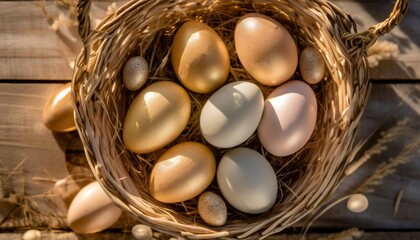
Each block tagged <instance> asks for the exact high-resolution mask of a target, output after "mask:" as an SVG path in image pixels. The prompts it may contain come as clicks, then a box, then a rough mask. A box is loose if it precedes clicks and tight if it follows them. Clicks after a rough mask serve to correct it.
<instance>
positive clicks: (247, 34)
mask: <svg viewBox="0 0 420 240" xmlns="http://www.w3.org/2000/svg"><path fill="white" fill-rule="evenodd" d="M235 47H236V51H237V54H238V57H239V60H240V61H241V63H242V65H243V67H244V68H245V69H246V70H247V71H248V73H249V74H250V75H251V76H252V77H253V78H255V80H257V81H258V82H260V83H262V84H264V85H268V86H276V85H279V84H281V83H283V82H285V81H287V80H288V79H290V78H291V77H292V76H293V74H294V72H295V70H296V67H297V64H298V52H297V47H296V44H295V42H294V40H293V38H292V36H291V35H290V33H289V32H288V31H287V29H286V28H284V27H283V25H281V24H280V23H278V22H277V21H275V20H274V19H272V18H270V17H267V16H265V15H261V14H257V13H250V14H246V15H244V16H243V17H242V18H241V19H239V21H238V23H237V25H236V28H235Z"/></svg>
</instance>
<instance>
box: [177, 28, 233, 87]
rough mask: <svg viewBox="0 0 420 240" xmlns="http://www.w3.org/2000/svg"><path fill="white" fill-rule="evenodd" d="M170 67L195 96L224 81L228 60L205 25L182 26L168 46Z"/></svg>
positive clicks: (223, 45) (212, 31)
mask: <svg viewBox="0 0 420 240" xmlns="http://www.w3.org/2000/svg"><path fill="white" fill-rule="evenodd" d="M171 54H172V65H173V68H174V71H175V73H176V75H177V77H178V79H179V80H180V81H181V83H182V84H183V85H184V86H185V87H186V88H188V89H189V90H191V91H193V92H197V93H209V92H212V91H214V90H215V89H217V88H218V87H220V86H222V85H223V83H224V82H225V81H226V79H227V77H228V74H229V70H230V60H229V53H228V51H227V48H226V45H225V44H224V42H223V40H222V39H221V38H220V36H219V35H218V34H217V33H216V32H215V31H214V30H213V29H211V28H210V27H209V26H207V25H206V24H204V23H201V22H198V21H192V20H191V21H188V22H186V23H184V24H183V25H182V26H181V27H180V28H179V29H178V31H177V32H176V34H175V37H174V40H173V44H172V50H171Z"/></svg>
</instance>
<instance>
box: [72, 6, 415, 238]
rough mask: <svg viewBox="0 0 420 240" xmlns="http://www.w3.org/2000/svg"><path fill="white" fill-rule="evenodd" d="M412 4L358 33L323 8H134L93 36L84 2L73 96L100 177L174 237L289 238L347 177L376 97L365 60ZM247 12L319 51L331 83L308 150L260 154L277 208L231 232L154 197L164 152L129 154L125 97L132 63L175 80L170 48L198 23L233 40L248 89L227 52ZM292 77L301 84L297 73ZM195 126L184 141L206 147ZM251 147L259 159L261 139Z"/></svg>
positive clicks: (325, 85)
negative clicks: (139, 59)
mask: <svg viewBox="0 0 420 240" xmlns="http://www.w3.org/2000/svg"><path fill="white" fill-rule="evenodd" d="M407 2H408V1H407V0H398V1H397V3H396V4H395V7H394V10H393V11H392V13H391V15H390V17H389V18H388V19H386V20H385V21H384V22H382V23H379V24H377V25H375V26H372V27H371V28H370V29H369V30H367V31H365V32H361V33H358V32H357V29H356V25H355V22H354V21H353V20H352V18H351V17H350V16H349V15H348V14H346V13H345V12H343V11H342V10H341V9H339V8H338V7H336V6H335V5H334V4H332V3H329V2H326V1H321V0H311V1H304V0H271V1H270V0H261V1H244V0H232V1H223V0H220V1H219V0H213V1H206V0H195V1H190V0H178V1H176V0H171V1H169V0H167V1H165V0H156V1H147V0H133V1H130V2H128V3H127V4H125V5H124V6H123V7H121V8H120V9H118V10H117V11H116V12H115V13H114V14H113V15H111V16H109V17H108V18H106V19H104V20H103V21H102V23H100V24H99V25H98V27H97V28H96V29H94V30H91V29H90V26H89V15H88V14H89V8H90V1H86V0H81V1H80V2H79V9H78V10H79V13H80V15H79V23H80V26H79V34H80V36H81V38H82V40H83V42H84V48H83V49H82V51H81V53H80V54H79V56H78V58H77V61H76V65H77V67H76V70H75V74H74V78H73V97H74V104H75V116H76V124H77V126H78V131H79V135H80V137H81V139H82V142H83V144H84V147H85V152H86V156H87V159H88V162H89V164H90V166H91V169H92V171H93V173H94V175H95V176H96V178H97V179H98V180H99V182H100V183H101V185H102V186H103V188H104V190H105V191H106V192H107V193H108V194H109V195H110V196H111V198H112V199H113V200H114V201H115V203H116V204H117V205H118V206H120V207H121V208H123V209H125V210H126V211H127V212H129V213H131V214H132V215H133V216H135V217H136V218H137V219H138V220H139V221H140V222H143V223H146V224H148V225H150V226H151V227H152V228H154V229H155V230H158V231H161V232H164V233H168V234H171V235H174V236H182V237H188V238H220V237H227V236H229V237H238V238H247V237H252V238H254V237H261V236H268V235H271V234H274V233H277V232H280V231H282V230H284V229H285V228H287V227H288V226H290V225H292V224H294V223H296V222H298V221H299V220H301V219H302V218H304V217H305V216H307V215H308V214H310V213H312V212H314V211H315V210H317V209H319V208H320V207H321V206H322V205H323V204H324V203H325V202H326V201H327V200H328V199H329V197H330V195H331V194H332V193H333V192H334V190H335V189H336V188H337V187H338V185H339V183H340V182H341V181H342V179H343V178H344V177H345V174H344V171H345V169H346V167H347V166H348V164H349V163H350V161H351V160H352V158H353V155H352V143H353V140H354V136H355V131H356V129H357V126H358V123H359V120H360V118H361V115H362V113H363V109H364V106H365V104H366V102H367V100H368V95H369V84H368V78H369V74H368V66H367V58H366V51H367V49H368V48H369V47H370V46H371V45H372V44H373V43H374V42H375V40H376V39H377V37H379V36H381V35H383V34H385V33H387V32H389V31H390V30H391V29H392V28H393V27H394V26H396V24H398V22H399V21H401V19H402V17H403V16H404V14H405V12H406V10H407ZM249 12H259V13H262V14H265V15H268V16H271V17H273V18H275V19H276V20H278V21H279V22H281V23H282V24H283V25H285V26H286V27H287V29H288V30H289V32H290V33H291V34H292V36H294V38H295V40H296V43H297V46H298V48H299V49H303V48H304V47H306V46H312V47H315V48H317V49H318V50H320V51H321V53H322V55H323V57H324V60H325V63H326V69H327V73H326V76H327V79H326V81H322V82H321V83H320V84H318V85H316V86H314V87H313V88H314V90H315V92H316V96H317V100H318V119H317V125H316V129H315V131H314V134H313V136H312V138H311V140H310V141H309V142H308V143H307V145H306V146H305V147H304V148H303V149H302V150H300V151H299V152H297V153H296V154H294V155H292V156H291V157H288V158H275V157H272V156H268V154H267V153H265V152H264V151H263V150H262V151H260V152H262V153H263V154H264V155H266V157H267V159H268V160H269V161H270V162H271V163H272V164H273V167H274V169H275V171H276V172H277V175H278V179H279V183H280V191H279V197H278V199H277V202H276V204H275V206H274V207H273V208H272V209H271V210H270V211H269V212H267V213H264V214H262V215H259V216H249V215H243V214H241V213H239V212H237V211H234V210H232V209H231V208H230V209H231V211H230V212H229V216H228V222H227V223H226V225H225V226H222V227H209V226H207V225H206V224H204V223H203V222H202V220H201V219H200V218H199V217H198V215H197V213H196V210H194V206H196V205H195V204H196V200H191V201H188V202H186V203H184V204H178V205H167V204H162V203H160V202H158V201H156V200H155V199H153V197H151V195H150V193H149V191H148V176H149V173H150V170H151V167H152V166H153V160H156V157H157V156H159V154H161V153H162V151H163V150H164V149H162V150H159V151H157V152H156V153H152V154H147V155H141V156H140V155H136V154H133V153H130V152H129V151H128V150H127V149H126V148H125V147H124V144H123V142H122V139H121V130H122V125H123V122H122V121H123V119H124V115H125V112H126V110H127V108H128V106H129V103H130V101H131V100H132V99H133V98H134V97H135V95H136V94H135V93H131V92H129V91H128V90H126V89H125V88H124V86H123V84H122V81H121V69H122V67H123V65H124V63H125V62H126V61H127V60H128V58H129V57H130V56H133V55H143V56H145V58H146V59H147V60H148V61H149V64H150V65H151V72H150V74H149V75H150V76H151V77H150V80H149V81H151V82H153V81H159V80H170V81H175V80H176V77H175V75H174V73H173V70H171V64H170V63H169V60H168V59H170V57H169V52H170V47H171V46H170V44H171V41H170V39H171V37H173V35H174V33H175V31H176V29H177V27H179V26H180V24H182V23H183V22H185V21H186V20H190V19H198V20H201V21H203V22H205V23H208V22H210V23H212V24H209V25H210V26H211V27H213V28H214V29H215V30H216V31H217V32H218V33H219V34H220V35H221V36H222V37H223V38H224V40H226V39H227V45H228V49H230V56H231V66H232V67H231V74H230V77H229V79H228V81H235V80H239V79H240V80H243V79H244V78H246V77H248V75H247V74H246V72H245V71H244V70H243V69H242V68H241V66H240V64H239V61H238V60H237V56H236V53H235V51H234V46H232V45H231V46H229V44H232V43H233V41H230V40H229V38H231V37H232V29H233V28H234V26H235V24H236V20H237V19H238V18H239V17H241V16H242V15H243V14H245V13H249ZM294 77H295V78H296V79H299V73H297V74H296V75H295V76H294ZM250 81H252V80H250ZM263 91H264V89H263ZM267 91H269V89H265V92H267ZM191 96H192V99H194V101H193V106H192V107H193V109H192V112H193V116H191V119H193V120H194V119H196V118H197V116H195V115H194V114H197V113H199V112H200V107H201V106H202V104H203V100H202V99H199V97H198V96H196V95H194V94H193V93H191ZM193 120H191V121H190V123H189V124H188V126H187V129H186V131H184V133H183V134H182V135H181V136H180V137H179V139H177V140H176V141H177V142H182V141H185V140H195V141H200V142H204V141H203V139H202V138H200V137H199V136H198V135H197V134H194V131H196V130H194V129H198V126H197V123H196V122H194V121H193ZM247 144H248V145H252V144H253V146H256V148H257V150H261V147H260V146H259V145H258V143H257V140H256V138H255V135H254V136H252V137H251V138H250V140H249V141H248V142H247V143H245V145H247ZM222 153H223V152H221V153H220V154H222ZM216 156H220V155H216ZM296 169H297V170H296ZM283 172H284V173H285V174H282V173H283ZM215 185H216V184H212V185H211V186H210V188H211V190H214V191H217V186H215Z"/></svg>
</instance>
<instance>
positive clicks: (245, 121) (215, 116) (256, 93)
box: [200, 81, 264, 148]
mask: <svg viewBox="0 0 420 240" xmlns="http://www.w3.org/2000/svg"><path fill="white" fill-rule="evenodd" d="M263 109H264V96H263V94H262V92H261V90H260V89H259V87H258V86H257V85H255V84H253V83H250V82H245V81H238V82H232V83H229V84H227V85H225V86H223V87H222V88H220V89H219V90H217V91H216V92H215V93H213V95H211V96H210V98H209V99H208V100H207V102H206V103H205V104H204V107H203V109H202V111H201V115H200V129H201V133H202V135H203V136H204V138H205V139H206V140H207V141H208V142H209V143H210V144H212V145H213V146H216V147H220V148H229V147H234V146H237V145H239V144H241V143H243V142H244V141H246V140H247V139H248V138H249V137H250V136H251V135H252V134H253V133H254V132H255V130H256V128H257V126H258V123H259V122H260V119H261V116H262V112H263Z"/></svg>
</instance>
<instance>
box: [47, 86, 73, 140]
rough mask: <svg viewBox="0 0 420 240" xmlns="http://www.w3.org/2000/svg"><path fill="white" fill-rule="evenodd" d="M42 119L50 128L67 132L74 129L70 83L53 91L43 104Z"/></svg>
mask: <svg viewBox="0 0 420 240" xmlns="http://www.w3.org/2000/svg"><path fill="white" fill-rule="evenodd" d="M42 121H43V122H44V124H45V126H46V127H47V128H49V129H50V130H53V131H57V132H69V131H73V130H76V124H75V122H74V114H73V102H72V98H71V83H66V84H64V85H63V86H61V87H60V88H58V89H57V90H56V91H54V92H53V93H52V94H51V96H50V98H49V99H48V101H47V102H46V103H45V105H44V110H43V112H42Z"/></svg>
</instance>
